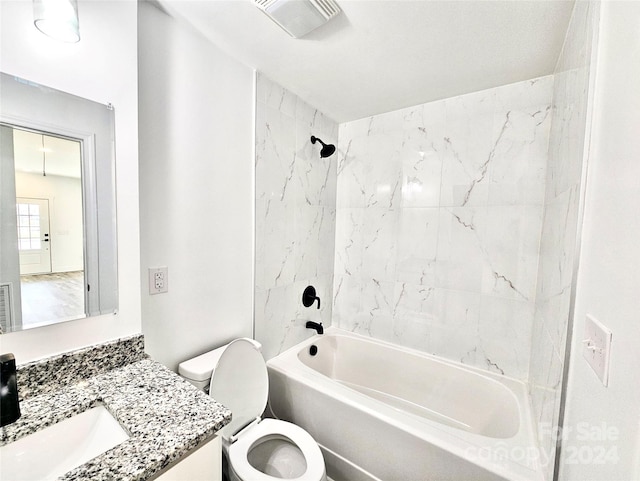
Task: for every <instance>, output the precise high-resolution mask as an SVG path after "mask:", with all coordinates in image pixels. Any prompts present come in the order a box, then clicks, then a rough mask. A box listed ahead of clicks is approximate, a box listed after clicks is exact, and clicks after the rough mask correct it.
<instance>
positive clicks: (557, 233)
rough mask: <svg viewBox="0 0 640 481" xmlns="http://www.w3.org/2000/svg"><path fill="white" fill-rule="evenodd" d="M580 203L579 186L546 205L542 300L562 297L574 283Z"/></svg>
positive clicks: (539, 275) (539, 295)
mask: <svg viewBox="0 0 640 481" xmlns="http://www.w3.org/2000/svg"><path fill="white" fill-rule="evenodd" d="M578 201H579V199H578V187H575V188H572V189H570V190H568V191H565V192H564V193H563V194H561V195H560V196H558V197H557V198H555V199H553V200H552V201H551V202H548V203H547V204H546V206H545V211H544V221H543V224H542V235H541V242H540V260H539V263H540V267H539V274H538V290H537V291H538V294H537V295H538V297H539V298H541V299H544V298H548V297H550V296H555V295H558V294H559V293H560V292H561V291H562V290H564V289H566V288H567V287H568V286H569V285H570V284H571V279H572V276H573V259H574V253H575V236H576V228H577V212H578Z"/></svg>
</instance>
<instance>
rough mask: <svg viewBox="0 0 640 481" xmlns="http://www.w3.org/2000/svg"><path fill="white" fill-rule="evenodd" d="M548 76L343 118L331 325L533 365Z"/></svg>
mask: <svg viewBox="0 0 640 481" xmlns="http://www.w3.org/2000/svg"><path fill="white" fill-rule="evenodd" d="M552 88H553V78H552V77H551V76H549V77H542V78H539V79H534V80H530V81H525V82H520V83H516V84H513V85H507V86H504V87H499V88H495V89H490V90H486V91H482V92H477V93H472V94H469V95H463V96H460V97H455V98H450V99H446V100H442V101H437V102H431V103H427V104H423V105H418V106H415V107H410V108H406V109H403V110H399V111H395V112H390V113H387V114H382V115H377V116H374V117H370V118H365V119H362V120H358V121H354V122H349V123H345V124H341V125H340V132H339V151H338V179H337V215H336V240H335V270H334V287H333V296H334V297H333V302H334V306H333V323H334V325H337V326H339V327H341V328H344V329H348V330H350V331H354V332H358V333H360V334H364V335H367V336H372V337H375V338H379V339H383V340H388V341H391V342H394V343H398V344H401V345H404V346H407V347H410V348H415V349H418V350H421V351H425V352H429V353H433V354H437V355H440V356H443V357H446V358H449V359H453V360H456V361H461V362H463V363H467V364H470V365H474V366H477V367H481V368H484V369H487V370H490V371H494V372H499V373H504V374H506V375H509V376H513V377H516V378H519V379H526V378H527V375H528V372H529V355H530V346H531V334H532V332H531V329H532V325H533V316H534V307H535V306H534V300H535V293H536V276H537V271H538V248H539V243H540V232H541V225H542V215H543V202H544V196H545V179H546V164H547V148H548V135H549V129H550V124H551V117H550V106H551V95H552Z"/></svg>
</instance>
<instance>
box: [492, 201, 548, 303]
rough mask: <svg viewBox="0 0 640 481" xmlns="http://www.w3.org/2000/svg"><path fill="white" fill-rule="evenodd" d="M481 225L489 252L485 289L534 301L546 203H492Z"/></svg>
mask: <svg viewBox="0 0 640 481" xmlns="http://www.w3.org/2000/svg"><path fill="white" fill-rule="evenodd" d="M485 216H486V217H485V221H484V223H483V224H482V225H481V226H480V242H481V249H482V251H483V253H484V255H485V259H486V263H485V265H484V270H483V276H482V292H483V293H485V294H492V295H498V296H503V297H509V298H513V299H519V300H529V301H533V300H534V299H535V293H536V277H537V273H538V249H539V244H540V230H541V227H542V206H538V205H507V206H488V207H487V208H486V210H485Z"/></svg>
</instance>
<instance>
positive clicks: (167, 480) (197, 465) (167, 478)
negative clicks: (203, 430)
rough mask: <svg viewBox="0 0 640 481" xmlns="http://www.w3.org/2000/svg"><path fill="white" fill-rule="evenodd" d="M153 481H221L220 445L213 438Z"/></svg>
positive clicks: (217, 440) (218, 440) (216, 438)
mask: <svg viewBox="0 0 640 481" xmlns="http://www.w3.org/2000/svg"><path fill="white" fill-rule="evenodd" d="M152 479H153V480H155V481H184V480H186V479H188V480H189V481H221V480H222V445H221V444H220V438H219V437H218V436H216V437H214V438H213V439H211V440H210V441H208V442H207V443H206V444H204V445H202V446H200V447H199V448H197V449H195V450H194V451H191V452H190V453H189V454H187V455H186V456H185V457H184V458H182V459H181V460H180V461H178V462H177V463H175V464H173V465H171V466H169V467H168V468H166V469H164V470H163V471H161V472H160V474H159V475H157V476H156V477H154V478H152Z"/></svg>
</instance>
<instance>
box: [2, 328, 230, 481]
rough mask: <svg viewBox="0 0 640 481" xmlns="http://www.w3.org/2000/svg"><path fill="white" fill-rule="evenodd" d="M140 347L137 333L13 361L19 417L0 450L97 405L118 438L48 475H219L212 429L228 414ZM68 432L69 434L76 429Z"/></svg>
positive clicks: (4, 461)
mask: <svg viewBox="0 0 640 481" xmlns="http://www.w3.org/2000/svg"><path fill="white" fill-rule="evenodd" d="M143 348H144V344H143V338H142V336H141V335H139V336H134V337H130V338H126V339H121V340H118V341H114V342H110V343H106V344H102V345H99V346H93V347H90V348H86V349H82V350H79V351H74V352H71V353H65V354H62V355H59V356H55V357H52V358H48V359H45V360H42V361H37V362H34V363H29V364H25V365H22V366H20V365H19V366H18V390H19V394H20V398H21V402H20V409H21V412H22V416H21V417H20V419H18V420H17V421H16V422H15V423H13V424H10V425H9V426H6V427H5V437H4V439H2V440H1V441H0V446H2V449H3V450H4V448H5V447H9V446H11V444H12V443H14V442H18V441H21V440H24V439H27V438H28V437H29V435H31V434H34V433H38V434H40V433H41V432H42V433H44V432H45V431H44V430H46V429H47V428H49V427H50V426H53V427H55V426H56V425H59V426H61V427H63V426H64V423H66V421H74V422H75V420H76V419H78V418H79V415H81V414H82V413H87V412H89V411H90V410H92V409H93V408H96V407H97V408H100V409H99V410H101V411H103V412H104V414H103V416H106V417H108V418H113V420H115V421H113V422H114V424H115V425H116V426H118V425H119V427H121V428H122V431H123V438H121V439H118V440H117V441H115V444H114V445H113V446H112V447H108V448H107V450H106V451H104V452H102V453H101V454H98V455H95V457H92V458H91V459H88V460H84V461H82V462H81V464H79V465H76V466H71V467H70V469H69V470H67V468H64V469H65V470H64V471H63V472H62V473H60V472H58V473H57V474H55V475H54V476H52V478H54V479H56V478H57V479H60V480H65V481H72V480H73V481H77V480H89V479H90V480H102V479H104V480H106V479H118V480H132V481H133V480H147V479H159V480H162V481H170V480H174V479H175V480H177V479H193V480H219V479H221V460H220V456H221V450H220V441H219V439H218V437H217V436H216V433H217V432H218V431H219V430H220V429H221V428H222V427H224V426H225V425H226V424H228V423H229V422H230V420H231V412H230V411H229V410H228V409H227V408H225V407H224V406H222V405H221V404H220V403H218V402H216V401H215V400H214V399H212V398H211V397H209V396H207V395H206V394H205V393H203V392H202V391H199V390H198V389H196V388H194V387H193V386H192V385H191V384H189V383H188V382H186V381H184V380H183V379H182V378H180V377H179V376H177V375H176V374H174V373H173V372H171V371H170V370H169V369H167V368H165V367H164V366H163V365H161V364H159V363H157V362H155V361H153V360H151V359H149V358H148V356H147V355H146V354H145V353H144V349H143ZM109 422H111V421H109ZM89 424H92V426H94V425H95V424H96V423H92V422H90V423H89ZM70 429H72V430H73V431H74V432H73V434H74V435H76V434H77V431H78V429H77V428H70ZM92 429H93V427H92ZM53 436H54V438H53V442H51V441H50V442H49V446H55V445H56V444H57V443H56V442H55V441H56V439H60V440H61V441H62V438H64V437H66V436H67V435H66V434H65V435H57V438H56V437H55V436H56V435H53ZM34 437H35V436H34ZM34 437H32V438H34ZM91 437H92V436H91V435H83V437H82V439H81V442H80V443H75V445H83V444H86V445H89V444H91V439H90V438H91ZM94 437H97V438H104V437H105V436H104V435H98V436H94ZM29 449H30V448H27V451H28V450H29ZM5 453H6V450H5V451H3V454H2V456H3V459H2V468H0V469H2V470H3V471H4V470H5V469H8V468H6V467H5V466H8V464H9V463H8V461H10V459H9V455H8V454H5ZM44 463H46V460H43V459H38V460H37V461H34V462H32V463H31V464H32V465H37V467H38V469H42V468H44V469H47V468H46V466H43V464H44ZM53 464H55V463H53ZM28 468H29V466H28V465H26V466H24V467H19V469H28ZM55 469H60V468H57V467H56V468H55ZM0 474H3V473H0ZM0 477H2V478H4V476H0Z"/></svg>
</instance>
